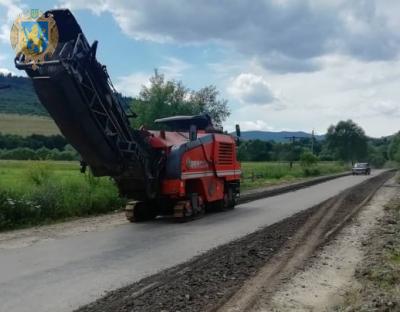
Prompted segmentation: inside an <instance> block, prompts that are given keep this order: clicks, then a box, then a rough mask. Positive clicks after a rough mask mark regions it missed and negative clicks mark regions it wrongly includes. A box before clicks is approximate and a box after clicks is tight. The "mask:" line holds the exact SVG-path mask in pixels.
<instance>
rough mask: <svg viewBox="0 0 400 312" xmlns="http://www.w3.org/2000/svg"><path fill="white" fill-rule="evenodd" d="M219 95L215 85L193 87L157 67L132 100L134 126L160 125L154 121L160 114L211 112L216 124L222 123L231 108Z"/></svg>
mask: <svg viewBox="0 0 400 312" xmlns="http://www.w3.org/2000/svg"><path fill="white" fill-rule="evenodd" d="M218 95H219V92H218V91H217V89H216V87H215V86H207V87H204V88H202V89H200V90H199V91H191V90H189V89H188V88H186V87H185V86H184V85H183V84H182V82H180V81H174V80H166V79H165V77H164V75H162V74H160V73H158V71H157V70H156V71H155V72H154V76H152V77H151V78H150V86H148V87H147V86H143V87H142V90H141V91H140V94H139V96H138V98H136V99H134V100H133V104H132V110H133V111H134V112H135V113H136V114H137V117H136V118H135V119H134V120H133V126H134V127H139V126H141V125H144V126H146V127H148V128H151V129H158V128H159V127H160V126H159V125H157V124H155V123H154V120H155V119H157V118H163V117H169V116H175V115H196V114H200V113H208V114H209V115H210V116H211V118H212V120H213V122H214V123H215V124H216V125H221V123H222V122H223V121H224V120H225V119H226V118H227V117H228V116H229V109H228V106H227V101H226V100H223V99H222V100H221V99H219V98H218Z"/></svg>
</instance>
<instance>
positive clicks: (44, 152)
mask: <svg viewBox="0 0 400 312" xmlns="http://www.w3.org/2000/svg"><path fill="white" fill-rule="evenodd" d="M0 159H8V160H68V161H70V160H78V159H79V156H78V154H77V153H76V151H74V150H72V149H68V150H65V151H60V150H58V149H55V148H54V149H48V148H46V147H42V148H39V149H37V150H34V149H31V148H27V147H19V148H15V149H3V150H0Z"/></svg>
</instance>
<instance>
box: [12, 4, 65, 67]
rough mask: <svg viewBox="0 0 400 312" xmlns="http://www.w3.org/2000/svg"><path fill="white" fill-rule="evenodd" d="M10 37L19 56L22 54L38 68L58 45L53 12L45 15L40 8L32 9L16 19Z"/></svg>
mask: <svg viewBox="0 0 400 312" xmlns="http://www.w3.org/2000/svg"><path fill="white" fill-rule="evenodd" d="M10 39H11V45H12V47H13V49H14V50H15V51H16V54H17V56H21V54H22V55H23V58H24V62H25V63H31V64H32V68H33V69H36V68H37V66H38V65H39V64H40V63H41V62H44V61H45V60H46V57H48V56H51V55H52V54H53V53H54V51H55V49H56V47H57V44H58V29H57V25H56V22H55V20H54V18H53V17H52V15H51V14H47V16H45V15H44V14H41V12H40V11H39V10H30V11H29V12H28V13H25V14H21V15H20V16H18V17H17V19H16V20H15V21H14V24H13V26H12V28H11V35H10Z"/></svg>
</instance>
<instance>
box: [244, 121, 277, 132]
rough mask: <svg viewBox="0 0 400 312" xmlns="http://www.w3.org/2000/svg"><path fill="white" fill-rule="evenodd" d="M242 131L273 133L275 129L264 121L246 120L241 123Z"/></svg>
mask: <svg viewBox="0 0 400 312" xmlns="http://www.w3.org/2000/svg"><path fill="white" fill-rule="evenodd" d="M240 129H241V130H242V131H249V130H259V131H271V130H273V129H274V128H273V127H271V126H268V125H267V123H266V122H265V121H263V120H256V121H252V120H244V121H241V122H240Z"/></svg>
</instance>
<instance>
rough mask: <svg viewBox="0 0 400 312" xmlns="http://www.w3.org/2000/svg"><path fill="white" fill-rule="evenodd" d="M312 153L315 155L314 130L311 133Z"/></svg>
mask: <svg viewBox="0 0 400 312" xmlns="http://www.w3.org/2000/svg"><path fill="white" fill-rule="evenodd" d="M311 153H312V154H313V155H314V129H312V132H311Z"/></svg>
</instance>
